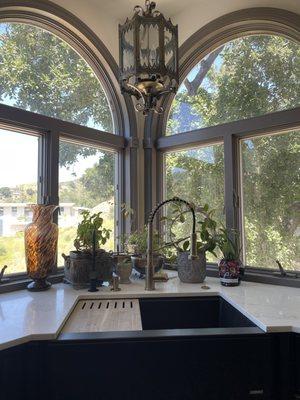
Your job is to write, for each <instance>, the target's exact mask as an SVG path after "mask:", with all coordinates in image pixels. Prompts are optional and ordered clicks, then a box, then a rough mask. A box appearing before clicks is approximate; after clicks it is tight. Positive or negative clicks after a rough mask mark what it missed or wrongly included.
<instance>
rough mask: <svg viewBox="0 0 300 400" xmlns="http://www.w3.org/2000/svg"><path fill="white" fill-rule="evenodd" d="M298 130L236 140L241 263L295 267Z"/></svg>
mask: <svg viewBox="0 0 300 400" xmlns="http://www.w3.org/2000/svg"><path fill="white" fill-rule="evenodd" d="M299 148H300V131H299V130H298V131H292V132H287V133H281V134H277V135H267V136H262V137H249V138H247V139H243V140H242V141H241V164H242V173H241V176H242V187H241V188H242V199H243V225H244V248H245V262H246V264H247V265H250V266H253V267H265V268H277V266H276V260H279V261H280V262H281V264H282V266H283V267H284V268H285V269H287V270H300V259H299V254H300V251H299V250H300V247H299V246H300V219H299V215H300V174H299V171H300V158H299Z"/></svg>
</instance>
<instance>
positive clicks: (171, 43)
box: [164, 27, 176, 72]
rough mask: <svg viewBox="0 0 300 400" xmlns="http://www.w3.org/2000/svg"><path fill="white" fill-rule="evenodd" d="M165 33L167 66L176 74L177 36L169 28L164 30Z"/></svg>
mask: <svg viewBox="0 0 300 400" xmlns="http://www.w3.org/2000/svg"><path fill="white" fill-rule="evenodd" d="M164 32H165V65H166V67H167V68H168V69H169V70H170V71H171V72H175V68H176V59H175V46H176V43H175V35H173V33H172V31H171V30H170V29H168V28H166V27H165V28H164Z"/></svg>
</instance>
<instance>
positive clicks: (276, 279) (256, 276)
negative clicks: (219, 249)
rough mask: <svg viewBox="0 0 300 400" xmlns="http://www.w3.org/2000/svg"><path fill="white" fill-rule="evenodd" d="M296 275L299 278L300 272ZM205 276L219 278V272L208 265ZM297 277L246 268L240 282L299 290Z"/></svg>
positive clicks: (271, 270) (212, 265)
mask: <svg viewBox="0 0 300 400" xmlns="http://www.w3.org/2000/svg"><path fill="white" fill-rule="evenodd" d="M293 272H294V271H293ZM295 272H297V271H295ZM297 273H298V274H299V275H298V276H299V277H300V272H297ZM207 276H210V277H214V278H218V277H219V271H218V267H217V265H216V264H212V263H209V264H208V265H207ZM299 277H298V278H291V277H284V276H280V275H278V271H276V270H273V269H266V268H259V269H258V268H253V267H246V268H245V273H244V276H243V277H242V281H245V282H256V283H266V284H269V285H278V286H290V287H296V288H300V279H299Z"/></svg>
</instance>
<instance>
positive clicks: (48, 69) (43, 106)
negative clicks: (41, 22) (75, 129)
mask: <svg viewBox="0 0 300 400" xmlns="http://www.w3.org/2000/svg"><path fill="white" fill-rule="evenodd" d="M0 102H2V103H4V104H7V105H10V106H15V107H18V108H22V109H24V110H29V111H32V112H36V113H39V114H43V115H47V116H49V117H54V118H58V119H62V120H65V121H70V122H74V123H76V124H79V125H85V126H89V127H92V128H98V129H102V130H105V131H109V132H113V129H114V128H113V119H112V114H111V110H110V107H109V103H108V101H107V98H106V95H105V93H104V90H103V88H102V86H101V84H100V82H99V81H98V79H97V78H96V76H95V74H94V72H93V71H92V69H91V68H90V67H89V66H88V65H87V63H86V62H85V61H84V60H83V59H82V58H81V56H79V55H78V53H76V52H75V51H74V50H73V49H72V48H71V47H70V46H69V45H68V44H67V43H66V42H64V41H63V40H61V39H60V38H58V37H57V36H55V35H53V34H52V33H50V32H48V31H45V30H43V29H41V28H37V27H35V26H31V25H28V24H20V23H0Z"/></svg>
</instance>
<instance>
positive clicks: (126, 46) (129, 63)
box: [122, 26, 134, 71]
mask: <svg viewBox="0 0 300 400" xmlns="http://www.w3.org/2000/svg"><path fill="white" fill-rule="evenodd" d="M122 49H123V55H122V56H123V70H124V71H126V70H127V71H128V70H131V69H133V67H134V51H133V28H132V26H128V29H127V30H126V31H123V33H122Z"/></svg>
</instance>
